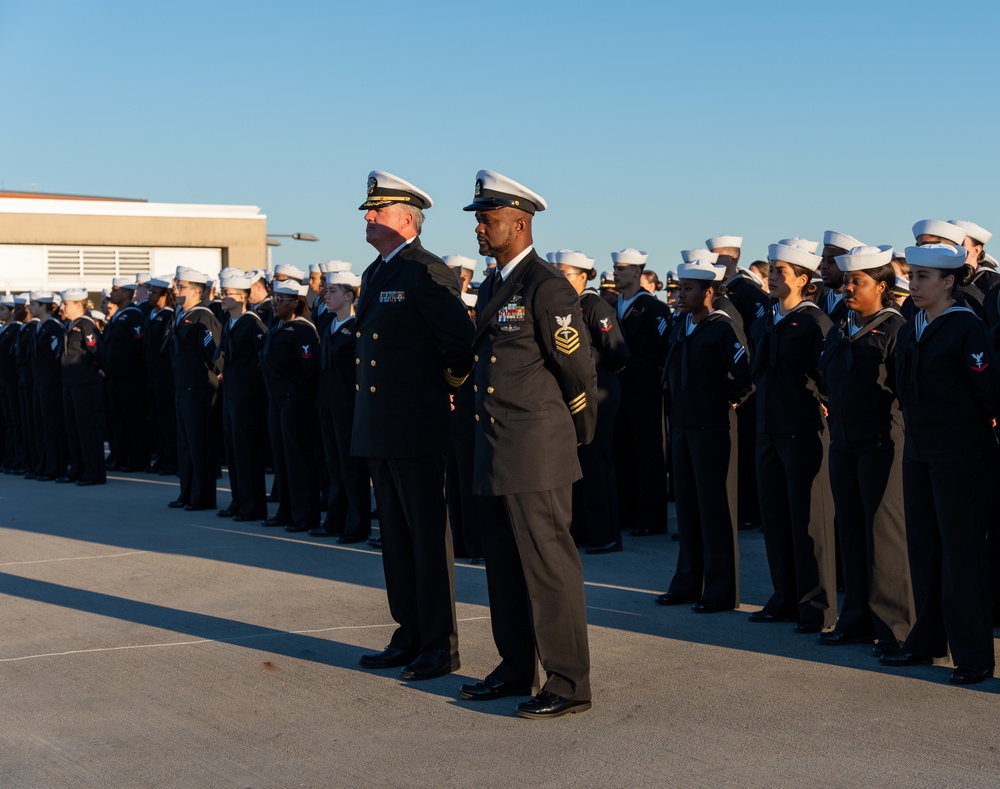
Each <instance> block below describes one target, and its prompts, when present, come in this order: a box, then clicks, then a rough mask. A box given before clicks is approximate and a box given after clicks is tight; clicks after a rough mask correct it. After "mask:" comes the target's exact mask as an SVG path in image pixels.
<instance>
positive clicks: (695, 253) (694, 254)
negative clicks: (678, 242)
mask: <svg viewBox="0 0 1000 789" xmlns="http://www.w3.org/2000/svg"><path fill="white" fill-rule="evenodd" d="M681 260H683V261H684V262H685V263H690V262H691V261H693V260H703V261H705V262H706V263H711V264H712V265H715V264H716V263H718V262H719V253H718V252H710V251H709V250H707V249H682V250H681Z"/></svg>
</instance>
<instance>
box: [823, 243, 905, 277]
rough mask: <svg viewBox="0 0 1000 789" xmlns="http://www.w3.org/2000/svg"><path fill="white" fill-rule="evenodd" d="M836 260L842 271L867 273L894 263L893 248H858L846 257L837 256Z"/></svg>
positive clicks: (853, 249)
mask: <svg viewBox="0 0 1000 789" xmlns="http://www.w3.org/2000/svg"><path fill="white" fill-rule="evenodd" d="M834 259H835V260H836V261H837V266H838V267H839V268H840V270H841V271H866V270H867V269H873V268H879V267H880V266H887V265H889V264H890V263H891V262H892V247H890V246H886V245H882V246H877V247H868V246H863V245H862V246H856V247H854V248H852V249H851V251H850V252H848V253H847V254H846V255H837V257H836V258H834Z"/></svg>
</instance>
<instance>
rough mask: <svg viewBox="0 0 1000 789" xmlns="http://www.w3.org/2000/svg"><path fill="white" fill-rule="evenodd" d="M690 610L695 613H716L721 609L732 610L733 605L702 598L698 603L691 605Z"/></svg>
mask: <svg viewBox="0 0 1000 789" xmlns="http://www.w3.org/2000/svg"><path fill="white" fill-rule="evenodd" d="M691 610H692V611H694V612H695V613H696V614H718V613H720V612H722V611H732V610H733V607H732V606H731V605H729V606H726V605H719V604H718V603H713V602H711V601H710V600H702V601H701V602H700V603H695V604H694V605H693V606H691Z"/></svg>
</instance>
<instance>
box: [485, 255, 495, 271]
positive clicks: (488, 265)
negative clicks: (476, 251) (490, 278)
mask: <svg viewBox="0 0 1000 789" xmlns="http://www.w3.org/2000/svg"><path fill="white" fill-rule="evenodd" d="M483 262H484V263H485V264H486V268H493V267H494V266H496V264H497V259H496V258H491V257H490V256H489V255H486V256H485V257H484V258H483Z"/></svg>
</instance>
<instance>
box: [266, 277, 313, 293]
mask: <svg viewBox="0 0 1000 789" xmlns="http://www.w3.org/2000/svg"><path fill="white" fill-rule="evenodd" d="M274 292H275V293H280V294H281V295H283V296H308V295H309V286H308V285H300V284H299V283H297V282H294V281H293V280H284V281H282V282H275V283H274Z"/></svg>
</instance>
